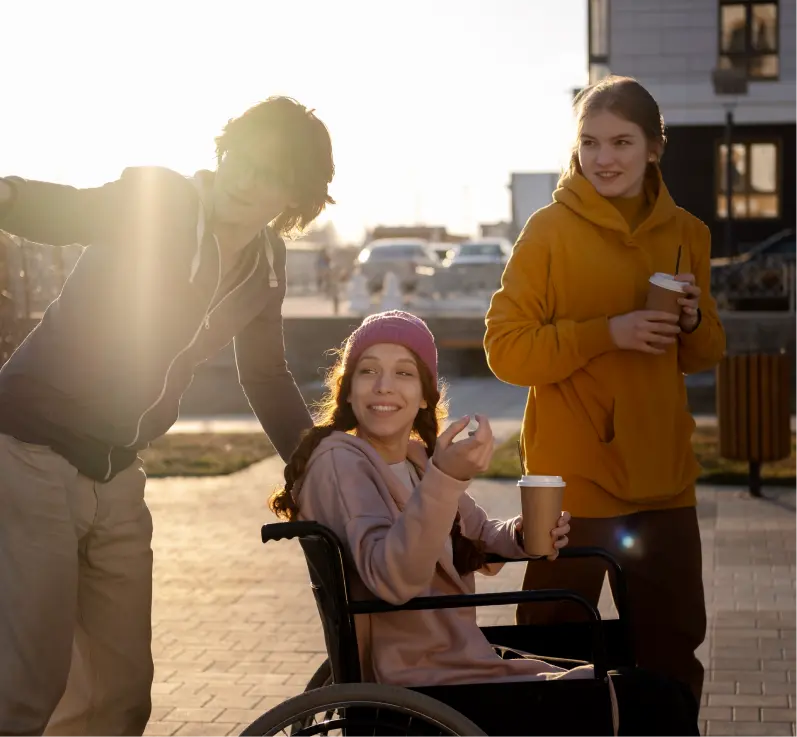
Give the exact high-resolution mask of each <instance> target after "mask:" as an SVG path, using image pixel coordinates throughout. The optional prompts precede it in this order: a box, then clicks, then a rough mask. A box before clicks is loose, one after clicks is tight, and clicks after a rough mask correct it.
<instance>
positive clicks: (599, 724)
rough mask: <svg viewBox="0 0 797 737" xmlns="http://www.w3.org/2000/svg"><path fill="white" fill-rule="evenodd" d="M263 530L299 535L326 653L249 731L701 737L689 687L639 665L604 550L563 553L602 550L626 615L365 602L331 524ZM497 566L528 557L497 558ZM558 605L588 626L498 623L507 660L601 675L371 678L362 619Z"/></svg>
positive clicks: (588, 607) (498, 598) (471, 601)
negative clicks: (412, 680) (359, 632)
mask: <svg viewBox="0 0 797 737" xmlns="http://www.w3.org/2000/svg"><path fill="white" fill-rule="evenodd" d="M261 537H262V540H263V542H264V543H266V542H270V541H277V540H290V539H296V538H298V539H299V543H300V545H301V546H302V549H303V551H304V555H305V560H306V563H307V568H308V571H309V574H310V582H311V586H312V590H313V594H314V596H315V600H316V605H317V607H318V612H319V615H320V617H321V623H322V627H323V632H324V640H325V644H326V649H327V660H326V661H325V662H324V663H323V664H322V665H321V666H320V667H319V669H318V671H317V672H316V673H315V675H313V677H312V678H311V679H310V682H309V683H308V684H307V687H306V689H305V691H304V693H302V694H299V695H297V696H295V697H292V698H290V699H287V700H286V701H284V702H282V703H281V704H279V705H278V706H276V707H274V708H273V709H270V710H269V711H267V712H266V713H264V714H263V715H262V716H260V717H259V718H258V719H256V720H255V721H254V722H252V724H251V725H249V727H248V728H247V729H246V730H244V732H243V733H242V734H243V735H276V734H291V735H320V734H323V735H328V734H342V735H364V734H369V735H531V734H541V735H599V734H634V735H643V734H645V735H665V734H666V735H679V734H683V735H698V734H699V731H698V727H697V717H698V708H699V707H698V705H697V704H696V703H695V700H694V697H693V696H692V695H691V693H690V692H689V690H688V689H687V688H686V686H684V685H683V684H680V683H679V682H677V681H674V680H672V679H669V678H667V677H665V676H661V675H658V674H653V673H649V672H646V671H642V670H641V669H639V668H637V667H636V662H635V658H634V650H633V643H632V637H631V629H630V616H629V609H628V600H627V595H626V587H625V579H624V576H623V571H622V569H621V567H620V565H619V564H618V563H617V561H616V560H615V559H614V558H612V557H611V556H610V555H609V554H608V553H607V552H606V551H604V550H602V549H600V548H564V549H563V550H561V551H560V553H559V556H560V557H561V558H582V557H598V558H600V559H602V560H603V561H604V562H605V563H606V565H607V566H608V568H609V571H610V574H611V575H612V576H613V577H614V582H613V583H614V586H613V589H614V595H615V605H616V607H617V611H618V615H619V617H618V619H613V620H602V619H601V616H600V614H599V613H598V611H597V608H596V607H595V606H594V605H592V604H591V603H590V602H588V601H587V600H586V599H584V598H583V597H581V596H580V595H578V594H577V593H575V592H573V591H568V590H565V589H550V590H535V591H510V592H499V593H475V594H457V595H446V596H432V597H418V598H415V599H412V600H410V601H408V602H406V603H405V604H403V605H400V606H396V605H393V604H389V603H387V602H384V601H380V600H378V599H369V600H363V601H354V600H352V599H351V597H350V587H349V580H348V576H347V572H346V564H345V558H344V548H343V546H342V544H341V542H340V540H339V539H338V538H337V536H336V535H335V533H334V532H332V531H331V530H330V529H329V528H327V527H325V526H323V525H321V524H319V523H317V522H312V521H299V522H277V523H274V524H267V525H264V526H263V527H262V530H261ZM520 560H523V561H524V562H527V561H528V560H529V559H520ZM487 562H488V563H497V562H503V563H512V562H518V561H517V560H515V559H511V560H510V559H506V558H502V557H500V556H495V555H491V556H488V561H487ZM546 564H548V563H547V562H546V561H545V560H544V559H543V560H541V561H540V562H539V565H546ZM558 600H569V601H572V602H575V603H576V604H577V605H579V606H580V607H581V608H582V609H583V610H584V612H585V613H586V614H587V617H588V618H587V621H585V622H563V623H559V624H554V625H545V626H537V625H509V626H489V627H482V632H483V633H484V635H485V637H486V638H487V640H488V642H490V644H491V645H493V648H494V649H495V650H496V652H497V653H498V654H499V655H501V657H509V658H511V657H517V656H518V655H517V652H516V651H520V652H521V653H534V654H535V655H534V657H536V658H539V659H540V660H543V661H546V662H550V663H553V664H555V665H565V666H567V665H568V664H570V663H572V664H573V665H576V664H580V663H584V662H589V663H592V664H593V667H594V672H595V678H594V679H584V680H577V679H573V680H567V679H565V680H554V681H513V682H488V683H473V684H458V685H451V686H448V685H437V686H420V685H419V686H418V687H414V688H403V687H398V686H392V685H387V684H378V683H364V682H363V681H362V677H361V672H360V660H359V651H358V646H357V637H356V633H355V627H354V617H355V615H357V614H377V613H384V612H396V611H402V610H404V611H408V610H419V609H442V608H457V607H475V606H476V607H477V606H497V605H507V604H520V603H526V602H546V601H558ZM573 661H575V662H573ZM618 704H619V708H617V709H615V708H614V707H616V706H617V705H618ZM618 725H619V729H618Z"/></svg>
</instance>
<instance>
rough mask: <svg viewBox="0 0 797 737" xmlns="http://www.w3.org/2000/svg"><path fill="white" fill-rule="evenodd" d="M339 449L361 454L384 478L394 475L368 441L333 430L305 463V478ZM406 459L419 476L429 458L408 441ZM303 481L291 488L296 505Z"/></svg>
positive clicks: (422, 449)
mask: <svg viewBox="0 0 797 737" xmlns="http://www.w3.org/2000/svg"><path fill="white" fill-rule="evenodd" d="M340 448H346V449H347V450H348V451H349V452H354V453H358V454H361V455H362V456H363V459H366V460H368V461H369V463H370V464H371V465H373V467H374V468H375V469H376V470H378V471H379V472H380V473H381V474H382V475H383V476H385V478H388V479H390V478H392V476H393V475H394V474H393V473H392V472H391V471H390V467H389V466H388V464H387V463H386V462H385V461H384V460H383V459H382V456H380V455H379V453H377V452H376V449H375V448H374V447H373V445H371V444H370V443H369V442H368V441H366V440H363V439H362V438H358V437H357V436H356V435H350V434H349V433H346V432H340V431H338V430H335V431H334V432H333V433H332V434H331V435H329V436H328V437H326V438H324V439H323V440H322V441H321V442H320V443H319V444H318V447H317V448H316V449H315V450H314V451H313V453H312V455H311V456H310V460H309V461H308V462H307V468H306V469H305V472H304V476H305V477H306V476H307V473H308V471H309V470H310V468H311V467H312V466H313V464H314V463H317V462H318V460H319V459H320V458H322V457H323V456H325V455H326V454H327V453H331V452H332V451H333V450H336V449H340ZM407 459H408V460H409V461H411V462H412V464H413V465H414V466H415V467H416V468H417V469H418V473H419V475H423V472H424V470H425V469H426V464H427V463H428V462H429V457H428V456H427V455H426V448H425V447H424V446H423V444H422V443H419V442H418V441H417V440H410V444H409V446H408V447H407ZM303 480H304V477H303V478H302V479H300V480H299V482H298V483H297V484H296V485H295V486H294V488H293V498H294V500H296V502H297V503H298V501H299V496H300V495H301V493H302V482H303ZM399 483H401V482H399Z"/></svg>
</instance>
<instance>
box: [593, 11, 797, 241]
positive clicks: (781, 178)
mask: <svg viewBox="0 0 797 737" xmlns="http://www.w3.org/2000/svg"><path fill="white" fill-rule="evenodd" d="M587 2H588V18H589V33H588V38H589V65H590V68H589V73H590V82H591V83H592V82H596V81H597V80H599V79H601V78H602V77H605V76H607V75H608V74H619V75H625V76H630V77H635V78H636V79H638V80H639V81H640V82H641V83H642V84H643V85H644V86H645V87H646V88H647V89H648V90H649V91H650V92H651V94H652V95H653V96H654V97H655V98H656V100H657V101H658V103H659V105H660V107H661V111H662V114H663V116H664V120H665V122H666V124H667V137H668V143H667V148H666V151H665V154H664V158H663V159H662V172H663V174H664V178H665V181H666V183H667V186H668V188H669V189H670V191H671V193H672V195H673V197H674V199H675V201H676V202H677V203H678V204H679V205H681V206H682V207H684V208H686V209H687V210H689V211H690V212H692V213H694V214H695V215H696V216H697V217H699V218H700V219H701V220H702V221H703V222H705V223H706V224H707V225H708V226H709V228H710V229H711V231H712V239H713V249H712V253H713V255H714V256H726V255H732V254H733V253H736V252H738V251H743V250H745V249H746V248H748V247H749V246H751V245H753V244H755V243H757V242H759V241H761V240H763V239H764V238H766V237H768V236H770V235H772V234H774V233H777V232H779V231H781V230H784V229H786V228H794V227H795V196H796V195H795V178H796V174H795V160H797V151H795V104H796V103H797V95H796V94H795V84H797V75H796V74H795V21H796V20H797V19H796V16H797V3H795V0H587ZM717 69H733V70H737V71H738V72H739V73H740V74H743V75H744V76H746V79H747V91H746V93H744V94H739V95H726V94H717V92H716V91H715V86H714V71H715V70H717ZM729 110H730V111H731V114H732V121H733V125H732V128H731V142H732V143H731V164H732V166H731V167H730V168H729V167H728V166H727V153H728V152H727V149H728V147H727V145H726V136H727V134H728V129H727V117H728V111H729ZM729 169H730V171H729ZM728 174H730V178H731V181H732V187H731V189H732V210H731V212H732V218H731V220H732V224H731V225H732V227H731V229H730V242H729V239H728V231H727V227H726V226H727V213H728V197H727V192H726V182H727V181H728Z"/></svg>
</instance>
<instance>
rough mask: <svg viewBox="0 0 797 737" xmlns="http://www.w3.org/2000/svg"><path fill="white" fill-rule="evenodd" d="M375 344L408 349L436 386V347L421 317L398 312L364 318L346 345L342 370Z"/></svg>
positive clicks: (381, 313) (380, 313)
mask: <svg viewBox="0 0 797 737" xmlns="http://www.w3.org/2000/svg"><path fill="white" fill-rule="evenodd" d="M378 343H396V344H398V345H403V346H404V347H405V348H409V349H410V350H411V351H413V352H414V353H415V354H416V355H417V356H418V358H420V359H421V361H423V363H424V364H425V366H426V368H428V369H429V371H430V372H431V374H432V378H433V379H434V382H435V383H437V347H436V346H435V344H434V336H433V335H432V333H431V331H430V330H429V328H428V327H426V323H425V322H424V321H423V320H421V318H420V317H416V316H415V315H412V314H410V313H409V312H402V311H401V310H389V311H388V312H379V313H377V314H376V315H369V316H368V317H366V318H365V320H363V322H362V324H361V325H360V327H358V328H357V329H356V330H355V331H354V332H353V333H352V334H351V335H350V336H349V339H348V340H347V341H346V349H345V350H344V352H343V367H344V370H345V369H347V368H348V367H349V366H353V365H354V364H355V363H356V362H357V359H359V357H360V356H361V355H362V354H363V351H364V350H365V349H366V348H370V347H371V346H372V345H377V344H378Z"/></svg>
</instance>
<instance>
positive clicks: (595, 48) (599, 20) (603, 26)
mask: <svg viewBox="0 0 797 737" xmlns="http://www.w3.org/2000/svg"><path fill="white" fill-rule="evenodd" d="M587 7H588V11H587V15H588V19H587V22H588V24H589V34H588V39H589V83H590V84H595V82H597V81H599V80H601V79H603V78H604V77H608V76H609V74H610V72H609V0H589V5H588V6H587Z"/></svg>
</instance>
